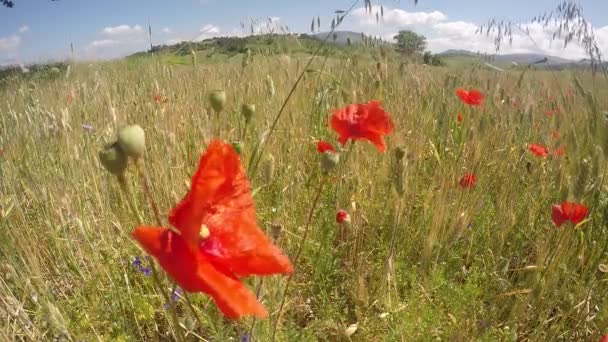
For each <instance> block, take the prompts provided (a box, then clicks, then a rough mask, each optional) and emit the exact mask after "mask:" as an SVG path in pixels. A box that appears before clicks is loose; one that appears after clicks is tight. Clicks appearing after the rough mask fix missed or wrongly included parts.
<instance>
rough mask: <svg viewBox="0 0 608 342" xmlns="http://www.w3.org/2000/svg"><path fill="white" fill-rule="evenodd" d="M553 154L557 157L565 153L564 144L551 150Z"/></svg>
mask: <svg viewBox="0 0 608 342" xmlns="http://www.w3.org/2000/svg"><path fill="white" fill-rule="evenodd" d="M553 154H554V155H556V156H558V157H561V156H563V155H564V154H566V148H565V147H564V146H560V147H558V148H556V149H555V150H554V151H553Z"/></svg>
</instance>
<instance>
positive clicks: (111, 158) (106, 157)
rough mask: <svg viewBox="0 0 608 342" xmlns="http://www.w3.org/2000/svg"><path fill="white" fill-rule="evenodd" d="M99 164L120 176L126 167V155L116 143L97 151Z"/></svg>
mask: <svg viewBox="0 0 608 342" xmlns="http://www.w3.org/2000/svg"><path fill="white" fill-rule="evenodd" d="M99 161H100V162H101V165H103V167H104V168H105V169H106V170H108V171H109V172H110V173H111V174H113V175H115V176H121V175H123V174H124V173H125V170H126V169H127V156H126V155H125V153H124V152H123V151H122V150H121V149H120V147H119V146H118V144H117V143H114V144H112V145H109V146H107V147H105V148H104V149H103V150H101V151H99Z"/></svg>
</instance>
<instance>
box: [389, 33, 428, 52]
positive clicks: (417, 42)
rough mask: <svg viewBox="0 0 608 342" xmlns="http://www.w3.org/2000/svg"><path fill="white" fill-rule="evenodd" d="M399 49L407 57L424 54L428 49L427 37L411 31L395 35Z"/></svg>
mask: <svg viewBox="0 0 608 342" xmlns="http://www.w3.org/2000/svg"><path fill="white" fill-rule="evenodd" d="M394 38H395V40H397V49H398V50H399V52H401V53H403V54H404V55H406V56H411V55H413V54H415V53H423V52H424V49H426V37H424V36H423V35H420V34H418V33H416V32H413V31H410V30H402V31H399V33H398V34H397V35H395V37H394Z"/></svg>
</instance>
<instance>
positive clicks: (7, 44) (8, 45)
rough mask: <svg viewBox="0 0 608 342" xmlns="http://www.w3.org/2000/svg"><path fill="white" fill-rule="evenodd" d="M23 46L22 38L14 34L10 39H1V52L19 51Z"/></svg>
mask: <svg viewBox="0 0 608 342" xmlns="http://www.w3.org/2000/svg"><path fill="white" fill-rule="evenodd" d="M20 44H21V37H19V36H18V35H16V34H14V35H12V36H8V37H0V52H9V51H13V50H15V49H17V47H19V45H20Z"/></svg>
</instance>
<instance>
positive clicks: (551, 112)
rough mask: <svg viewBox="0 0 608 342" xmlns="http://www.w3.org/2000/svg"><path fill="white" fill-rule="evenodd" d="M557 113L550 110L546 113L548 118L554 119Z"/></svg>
mask: <svg viewBox="0 0 608 342" xmlns="http://www.w3.org/2000/svg"><path fill="white" fill-rule="evenodd" d="M555 113H556V111H555V110H548V111H546V112H545V115H546V116H548V117H552V116H553V115H554V114H555Z"/></svg>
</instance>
